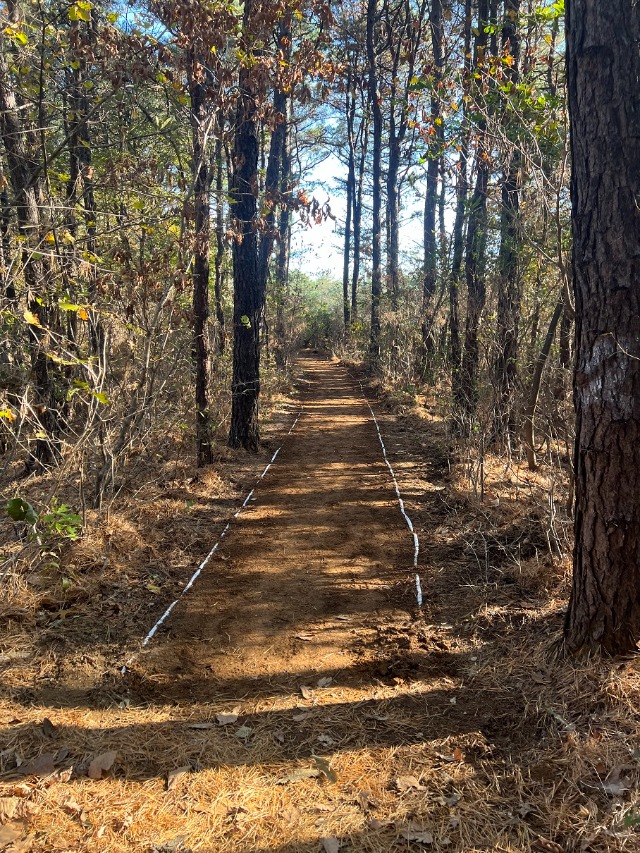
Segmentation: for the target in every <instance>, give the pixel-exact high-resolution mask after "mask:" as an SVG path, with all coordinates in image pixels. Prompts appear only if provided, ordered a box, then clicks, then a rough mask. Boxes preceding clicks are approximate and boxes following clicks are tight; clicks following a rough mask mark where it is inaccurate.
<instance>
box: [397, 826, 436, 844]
mask: <svg viewBox="0 0 640 853" xmlns="http://www.w3.org/2000/svg"><path fill="white" fill-rule="evenodd" d="M399 832H400V835H401V836H402V837H403V838H406V839H407V841H415V842H416V844H433V834H432V833H431V832H429V830H428V829H425V828H424V827H422V826H420V825H419V824H415V823H409V824H408V825H407V826H405V827H402V828H400V829H399Z"/></svg>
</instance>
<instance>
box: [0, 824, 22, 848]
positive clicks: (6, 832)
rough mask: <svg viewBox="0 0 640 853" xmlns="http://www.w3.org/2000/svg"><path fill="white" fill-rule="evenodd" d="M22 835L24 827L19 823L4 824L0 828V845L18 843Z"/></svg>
mask: <svg viewBox="0 0 640 853" xmlns="http://www.w3.org/2000/svg"><path fill="white" fill-rule="evenodd" d="M23 834H24V826H23V825H22V824H20V823H6V824H5V825H4V826H0V845H2V847H4V846H5V845H6V844H12V843H13V842H14V841H18V840H19V839H20V838H22V836H23Z"/></svg>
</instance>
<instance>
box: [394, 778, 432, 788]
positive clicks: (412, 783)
mask: <svg viewBox="0 0 640 853" xmlns="http://www.w3.org/2000/svg"><path fill="white" fill-rule="evenodd" d="M394 782H395V786H396V788H397V789H398V791H410V790H411V788H415V790H416V791H424V790H425V787H424V785H421V784H420V782H419V780H418V779H416V777H415V776H398V777H397V778H396V779H394Z"/></svg>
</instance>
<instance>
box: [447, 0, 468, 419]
mask: <svg viewBox="0 0 640 853" xmlns="http://www.w3.org/2000/svg"><path fill="white" fill-rule="evenodd" d="M464 57H465V60H464V80H465V83H464V90H463V91H464V94H465V95H466V93H467V91H468V86H469V83H468V81H469V77H470V74H471V0H465V7H464ZM462 109H463V116H462V134H461V138H460V158H459V160H458V174H457V184H456V215H455V220H454V224H453V250H452V259H451V273H450V276H449V359H450V363H451V388H452V396H453V408H454V410H459V409H460V407H461V405H462V400H463V392H462V387H461V377H460V371H461V367H462V343H461V340H460V284H461V282H462V260H463V257H464V224H465V219H466V214H467V196H468V194H469V179H468V176H467V169H468V161H469V119H468V116H467V110H466V102H465V101H464V99H463V105H462Z"/></svg>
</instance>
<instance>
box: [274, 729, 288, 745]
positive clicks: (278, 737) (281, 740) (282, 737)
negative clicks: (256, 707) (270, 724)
mask: <svg viewBox="0 0 640 853" xmlns="http://www.w3.org/2000/svg"><path fill="white" fill-rule="evenodd" d="M273 739H274V740H277V741H278V743H284V741H285V734H284V732H283V731H280V730H278V731H277V732H274V733H273Z"/></svg>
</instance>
